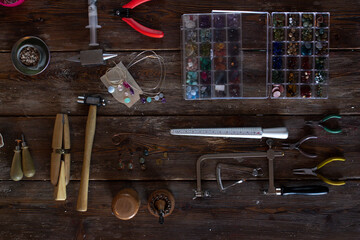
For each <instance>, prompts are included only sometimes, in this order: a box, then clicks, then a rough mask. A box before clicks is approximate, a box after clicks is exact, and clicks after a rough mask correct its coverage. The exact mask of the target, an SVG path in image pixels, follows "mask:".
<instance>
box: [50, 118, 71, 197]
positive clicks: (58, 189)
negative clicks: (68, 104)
mask: <svg viewBox="0 0 360 240" xmlns="http://www.w3.org/2000/svg"><path fill="white" fill-rule="evenodd" d="M52 149H53V151H52V153H51V167H50V179H51V183H52V184H53V185H54V186H55V190H54V198H55V200H57V201H64V200H66V185H68V184H69V181H70V160H71V159H70V127H69V118H68V115H67V114H57V115H56V119H55V126H54V133H53V139H52ZM62 156H64V157H63V159H62Z"/></svg>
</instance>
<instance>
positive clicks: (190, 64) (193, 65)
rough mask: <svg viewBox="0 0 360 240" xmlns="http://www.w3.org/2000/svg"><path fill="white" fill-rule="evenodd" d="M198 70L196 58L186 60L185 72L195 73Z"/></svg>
mask: <svg viewBox="0 0 360 240" xmlns="http://www.w3.org/2000/svg"><path fill="white" fill-rule="evenodd" d="M197 68H198V63H197V59H196V58H188V59H187V63H186V70H187V71H196V70H197Z"/></svg>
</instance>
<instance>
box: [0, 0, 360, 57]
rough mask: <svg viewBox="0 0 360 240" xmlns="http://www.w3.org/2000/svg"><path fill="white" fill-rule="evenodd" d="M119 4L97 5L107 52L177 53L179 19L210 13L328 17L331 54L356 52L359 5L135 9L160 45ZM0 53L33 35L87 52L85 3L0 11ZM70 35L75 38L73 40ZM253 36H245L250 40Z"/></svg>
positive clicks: (156, 5)
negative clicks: (124, 17) (158, 35)
mask: <svg viewBox="0 0 360 240" xmlns="http://www.w3.org/2000/svg"><path fill="white" fill-rule="evenodd" d="M124 3H126V2H124V1H121V2H119V1H110V0H103V1H99V2H98V14H99V24H100V25H101V26H102V28H101V29H99V30H98V31H97V32H98V41H99V43H100V47H101V48H104V49H112V50H115V49H116V50H135V49H179V46H180V18H181V15H182V14H184V13H209V12H211V10H213V9H225V10H243V11H267V12H276V11H330V12H331V14H332V15H331V36H330V42H331V46H332V48H346V49H358V48H359V47H360V44H359V41H357V39H358V38H359V34H360V31H359V30H360V27H359V20H358V18H359V16H360V14H359V12H360V7H359V1H351V0H347V1H340V2H339V1H336V0H331V1H330V0H328V1H326V0H321V1H311V0H305V1H285V0H281V1H276V2H273V1H261V0H256V1H252V0H246V1H232V0H225V1H221V3H219V2H217V1H196V2H194V1H188V0H171V1H165V0H157V1H152V2H148V3H145V4H142V5H140V6H138V7H136V8H135V10H134V12H133V17H134V19H136V20H137V21H139V23H142V24H144V25H145V26H147V27H150V28H154V29H158V30H161V31H163V32H164V33H165V37H164V38H163V39H152V38H149V37H146V36H143V35H141V34H140V33H138V32H136V31H135V30H133V29H132V28H131V27H130V26H128V25H127V24H126V23H125V22H123V21H121V20H120V18H119V17H115V16H113V9H114V8H119V7H120V6H122V5H123V4H124ZM0 18H1V23H0V29H1V32H2V34H1V36H0V50H2V51H9V50H10V49H11V47H12V45H13V44H14V43H15V42H16V41H17V40H18V39H20V38H21V37H23V36H26V35H35V36H38V37H40V38H42V39H43V40H44V41H45V42H46V43H47V44H48V45H49V47H50V49H51V51H74V50H80V49H88V48H89V46H88V44H89V41H90V38H89V35H90V34H89V29H86V28H85V26H87V25H88V11H87V2H86V1H82V2H77V1H71V0H63V1H26V2H25V3H24V4H22V5H21V6H20V7H16V8H4V7H1V8H0ZM74 32H76V34H74ZM252 33H253V34H256V32H250V34H252Z"/></svg>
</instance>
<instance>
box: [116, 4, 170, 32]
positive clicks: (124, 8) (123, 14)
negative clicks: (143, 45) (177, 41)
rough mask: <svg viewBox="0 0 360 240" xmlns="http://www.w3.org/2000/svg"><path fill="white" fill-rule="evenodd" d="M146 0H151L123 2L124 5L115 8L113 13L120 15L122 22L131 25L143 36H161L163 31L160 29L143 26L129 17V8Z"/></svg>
mask: <svg viewBox="0 0 360 240" xmlns="http://www.w3.org/2000/svg"><path fill="white" fill-rule="evenodd" d="M148 1H151V0H132V1H130V2H129V3H127V4H125V5H124V6H122V8H121V9H116V10H115V15H117V16H121V17H122V18H121V19H122V20H123V21H124V22H126V23H127V24H129V25H130V27H132V28H133V29H135V30H136V31H138V32H139V33H141V34H143V35H145V36H148V37H152V38H163V37H164V33H163V32H162V31H159V30H155V29H151V28H148V27H145V26H143V25H141V24H140V23H138V22H137V21H135V20H134V19H132V18H131V17H129V16H130V11H129V10H130V9H133V8H135V7H136V6H139V5H140V4H142V3H144V2H148Z"/></svg>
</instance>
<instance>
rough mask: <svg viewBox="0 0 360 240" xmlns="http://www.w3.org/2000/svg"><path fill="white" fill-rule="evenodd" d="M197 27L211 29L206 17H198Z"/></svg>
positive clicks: (208, 19) (208, 18)
mask: <svg viewBox="0 0 360 240" xmlns="http://www.w3.org/2000/svg"><path fill="white" fill-rule="evenodd" d="M199 27H200V28H209V27H211V19H210V16H208V15H200V17H199Z"/></svg>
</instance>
